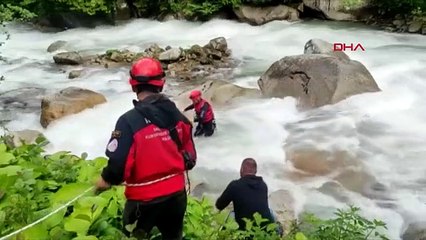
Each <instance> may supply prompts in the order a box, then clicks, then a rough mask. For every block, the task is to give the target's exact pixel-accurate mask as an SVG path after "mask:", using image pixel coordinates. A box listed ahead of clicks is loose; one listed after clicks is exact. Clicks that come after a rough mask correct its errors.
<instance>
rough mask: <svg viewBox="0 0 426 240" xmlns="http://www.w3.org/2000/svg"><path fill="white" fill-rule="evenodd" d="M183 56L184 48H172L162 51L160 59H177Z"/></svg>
mask: <svg viewBox="0 0 426 240" xmlns="http://www.w3.org/2000/svg"><path fill="white" fill-rule="evenodd" d="M181 56H182V49H180V48H171V49H168V50H166V51H165V52H162V53H160V55H159V57H158V60H160V61H176V60H178V59H179V58H180V57H181Z"/></svg>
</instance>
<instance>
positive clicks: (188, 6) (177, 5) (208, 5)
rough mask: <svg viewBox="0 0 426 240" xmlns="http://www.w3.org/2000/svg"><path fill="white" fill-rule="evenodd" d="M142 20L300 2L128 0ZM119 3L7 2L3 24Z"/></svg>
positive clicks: (413, 3)
mask: <svg viewBox="0 0 426 240" xmlns="http://www.w3.org/2000/svg"><path fill="white" fill-rule="evenodd" d="M363 1H366V0H344V4H345V5H346V6H347V7H349V8H350V7H353V6H357V5H359V4H360V3H361V2H363ZM126 2H128V3H131V4H132V5H134V6H135V7H136V8H137V10H135V11H137V16H140V17H158V16H162V15H166V14H176V15H179V16H181V17H184V18H186V19H189V20H194V19H196V20H207V19H209V18H211V17H212V16H214V15H215V14H217V13H219V12H224V11H225V12H226V11H228V12H229V10H232V9H233V8H237V7H238V6H240V5H242V4H249V5H253V6H270V5H278V4H293V3H294V4H297V3H299V2H301V1H297V0H287V1H286V0H158V1H151V0H128V1H126ZM116 5H117V2H116V0H23V1H15V0H4V1H2V3H1V4H0V21H1V20H5V21H9V20H13V19H31V18H34V17H46V16H50V15H51V14H57V13H65V12H74V13H83V14H87V15H96V14H103V15H106V16H111V15H112V14H113V13H114V12H115V10H116ZM370 5H371V6H373V7H377V8H378V12H380V13H381V14H384V15H385V14H388V15H392V16H394V15H395V14H414V15H417V16H418V15H424V13H425V11H426V1H424V0H371V1H370Z"/></svg>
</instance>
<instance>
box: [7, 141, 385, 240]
mask: <svg viewBox="0 0 426 240" xmlns="http://www.w3.org/2000/svg"><path fill="white" fill-rule="evenodd" d="M9 139H10V138H9V137H0V236H5V235H7V234H9V233H11V232H13V231H15V230H18V229H20V228H22V227H24V226H26V225H28V224H30V223H33V222H34V221H36V220H38V219H40V218H42V217H44V216H46V215H47V214H49V213H51V212H53V211H54V210H56V209H58V208H59V207H61V206H63V204H65V203H66V202H68V201H70V200H72V199H74V198H75V197H77V196H79V195H81V194H82V193H84V192H85V191H87V190H91V186H92V184H93V182H94V181H95V179H96V178H97V177H98V176H99V173H100V171H101V169H102V168H103V167H104V166H105V164H106V163H107V160H106V159H105V158H102V157H100V158H96V159H93V160H91V161H87V160H86V157H87V154H82V156H75V155H73V154H71V153H69V152H65V151H62V152H57V153H54V154H50V155H47V154H45V152H44V147H45V145H46V144H47V141H46V140H45V139H44V138H38V139H37V140H36V143H34V144H23V145H22V146H19V147H12V146H11V144H10V142H11V141H10V140H9ZM124 203H125V198H124V194H123V187H113V188H111V189H109V190H107V191H104V192H102V193H101V194H99V195H95V194H94V193H93V191H87V193H86V194H85V195H82V197H81V198H79V199H78V200H77V201H75V202H73V203H72V204H71V205H70V206H68V207H67V208H64V209H62V210H60V211H59V212H57V213H56V214H54V215H52V216H50V217H49V218H47V219H46V220H44V221H42V222H41V223H39V224H37V225H35V226H33V227H32V228H29V229H27V230H25V231H24V232H22V233H20V234H19V235H16V236H14V238H12V239H20V240H26V239H64V240H66V239H74V240H82V239H84V240H96V239H102V240H109V239H111V240H113V239H135V238H126V237H125V236H123V234H122V232H121V229H122V228H123V226H122V221H121V215H122V212H123V206H124ZM254 217H255V220H254V221H247V226H248V230H247V231H238V230H237V228H238V225H237V224H236V222H235V221H234V220H232V219H229V218H228V212H226V211H222V212H218V211H217V210H216V209H215V208H214V206H213V205H212V203H211V202H210V201H209V200H208V199H202V200H197V199H195V198H192V197H190V198H189V199H188V208H187V214H186V217H185V228H184V236H185V238H184V239H209V240H219V239H229V240H239V239H245V238H246V237H249V236H251V237H255V239H259V240H263V239H265V240H266V239H267V240H279V239H286V240H294V239H295V240H308V239H310V240H338V239H350V240H358V239H359V240H361V239H362V240H366V239H376V238H378V237H380V239H387V238H386V237H384V236H383V235H381V234H380V233H379V232H377V230H380V229H382V230H383V229H385V228H386V227H385V224H384V223H382V222H380V221H377V220H374V221H369V220H367V219H365V218H363V217H361V216H360V215H359V209H357V208H354V207H352V208H350V209H349V210H346V211H344V210H338V211H337V212H336V218H335V219H330V220H320V219H318V218H316V217H314V216H313V215H306V216H305V217H304V218H303V220H302V221H301V222H298V223H296V222H295V223H294V226H293V227H292V229H288V230H287V232H289V233H288V234H287V235H286V236H285V237H282V238H280V237H279V236H278V235H277V234H276V232H275V228H276V225H275V224H270V225H268V226H266V227H264V228H261V227H259V226H260V225H261V223H262V222H263V221H264V220H263V219H262V218H261V217H260V216H259V215H255V216H254ZM126 228H127V229H129V230H131V228H132V226H126ZM151 239H158V233H157V234H156V235H155V236H153V237H152V238H151Z"/></svg>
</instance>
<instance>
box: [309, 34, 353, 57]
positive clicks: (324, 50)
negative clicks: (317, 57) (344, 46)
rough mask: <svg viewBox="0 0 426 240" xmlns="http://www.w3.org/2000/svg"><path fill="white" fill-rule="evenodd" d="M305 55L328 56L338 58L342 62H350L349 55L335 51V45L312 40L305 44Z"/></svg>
mask: <svg viewBox="0 0 426 240" xmlns="http://www.w3.org/2000/svg"><path fill="white" fill-rule="evenodd" d="M303 53H304V54H327V55H330V56H335V57H338V58H339V59H341V60H347V61H350V58H349V56H348V55H346V53H345V52H343V51H333V44H331V43H329V42H327V41H324V40H321V39H311V40H309V41H308V42H307V43H306V44H305V50H304V51H303Z"/></svg>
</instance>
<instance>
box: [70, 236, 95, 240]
mask: <svg viewBox="0 0 426 240" xmlns="http://www.w3.org/2000/svg"><path fill="white" fill-rule="evenodd" d="M72 240H98V238H97V237H95V236H81V237H75V238H73V239H72Z"/></svg>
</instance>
